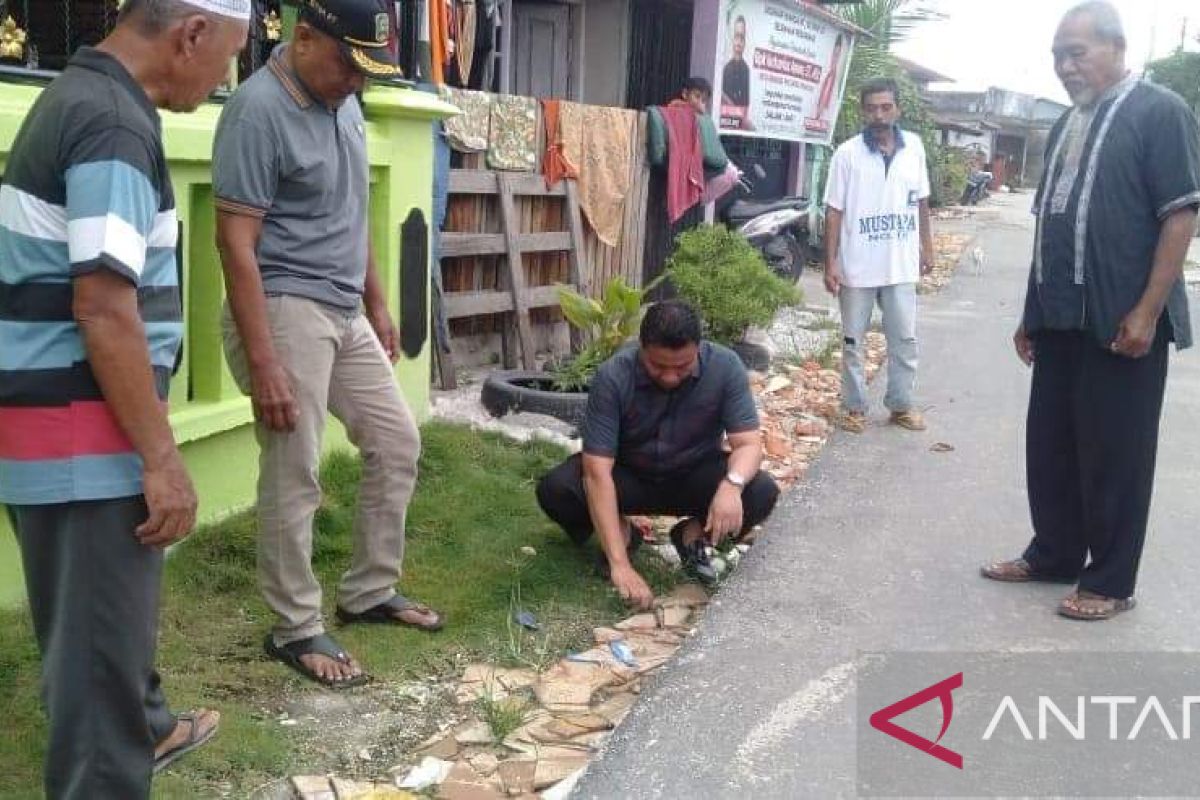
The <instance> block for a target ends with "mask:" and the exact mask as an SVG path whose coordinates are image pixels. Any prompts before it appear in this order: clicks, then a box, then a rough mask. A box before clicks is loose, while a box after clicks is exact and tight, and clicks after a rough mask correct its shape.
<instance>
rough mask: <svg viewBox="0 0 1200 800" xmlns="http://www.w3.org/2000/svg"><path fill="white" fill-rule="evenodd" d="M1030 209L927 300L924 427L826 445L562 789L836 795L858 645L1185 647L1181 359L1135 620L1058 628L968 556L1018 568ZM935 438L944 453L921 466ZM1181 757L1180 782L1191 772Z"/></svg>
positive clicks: (1192, 511)
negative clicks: (1006, 561) (1022, 339)
mask: <svg viewBox="0 0 1200 800" xmlns="http://www.w3.org/2000/svg"><path fill="white" fill-rule="evenodd" d="M1028 199H1029V196H1028V195H1018V196H1003V195H997V196H995V197H994V198H993V199H992V200H991V201H990V202H989V206H988V207H987V208H986V209H985V210H984V211H982V212H981V213H982V214H983V216H982V217H981V220H982V221H983V222H984V223H985V224H983V225H981V226H980V232H979V238H978V240H977V244H978V245H979V246H980V247H982V248H983V250H984V251H985V253H986V261H985V263H986V266H985V269H984V272H983V274H982V275H975V274H972V271H971V270H970V269H969V268H964V269H960V271H959V273H958V275H957V277H956V278H955V279H954V281H953V283H952V284H951V285H950V286H949V287H947V288H946V289H945V290H944V291H943V292H941V293H940V294H939V295H936V296H932V297H924V298H922V301H921V302H922V308H921V329H920V332H921V339H922V361H921V376H922V377H921V385H920V395H921V397H922V403H923V406H924V407H925V409H926V414H927V417H928V420H929V423H930V426H929V431H928V432H927V433H923V434H914V433H908V432H902V431H900V430H898V429H895V428H891V427H888V426H886V425H885V424H884V422H883V417H884V415H883V411H882V409H878V408H877V410H876V412H875V413H874V415H873V418H872V426H871V427H870V428H869V429H868V430H867V432H866V433H865V434H863V435H861V436H853V435H849V434H838V435H836V436H835V437H834V438H833V440H832V441H831V442H830V443H829V445H828V447H827V448H826V449H825V451H824V453H823V454H822V455H821V456H820V458H819V460H818V463H817V464H816V465H815V467H814V469H813V471H812V472H811V479H810V480H809V481H808V482H807V483H806V485H805V486H803V487H801V488H798V489H797V490H796V491H794V492H793V493H792V494H791V495H790V496H788V497H786V498H785V499H784V500H783V501H782V502H781V505H780V508H779V509H778V510H777V511H776V513H775V515H774V516H773V518H772V519H771V520H770V522H769V524H768V533H767V535H766V536H765V537H764V538H763V539H761V540H760V543H759V544H758V545H756V546H755V548H754V549H753V551H752V552H751V554H750V556H749V557H748V559H747V560H745V561H743V564H742V567H741V568H740V570H739V571H738V573H737V574H736V575H735V577H734V578H733V579H732V580H731V581H730V583H729V584H727V585H726V586H725V587H724V588H723V589H722V590H721V592H720V594H719V596H718V598H717V600H716V601H715V602H714V604H713V606H712V608H711V609H710V611H709V613H708V616H707V618H706V619H705V620H704V622H703V624H702V625H701V626H700V629H699V631H698V633H697V634H696V636H695V637H694V638H693V640H691V641H690V642H689V643H688V644H687V645H686V646H685V648H684V650H683V651H682V652H681V655H680V657H679V658H678V659H677V661H676V662H675V663H674V664H673V665H672V666H670V667H669V668H668V671H667V672H665V673H664V674H662V675H661V676H660V678H659V679H658V680H657V681H656V683H655V684H654V685H653V686H652V687H650V689H649V690H648V691H647V692H645V694H644V696H643V698H642V701H641V702H640V703H639V705H638V707H637V708H636V710H635V711H634V713H633V714H631V716H630V717H629V719H628V720H627V721H626V722H625V723H624V725H623V726H622V728H621V729H620V730H619V731H618V732H617V733H616V734H614V737H613V739H612V741H611V743H610V744H609V746H608V747H607V749H606V752H605V753H604V754H603V755H602V756H601V757H600V758H599V759H598V760H597V761H596V762H595V763H594V764H593V766H592V767H591V768H590V769H589V771H588V773H587V774H586V775H585V776H584V778H583V780H582V781H581V782H580V783H579V784H578V786H577V789H576V792H575V794H574V795H573V796H575V797H580V798H605V799H606V800H607V799H608V798H688V800H698V799H699V798H724V797H754V798H833V797H853V796H855V795H856V794H857V793H858V792H859V790H860V788H861V784H860V783H859V779H860V778H861V775H860V771H859V767H860V765H859V764H858V763H857V759H856V755H857V752H858V742H859V735H860V733H861V730H863V729H866V721H865V720H862V719H859V718H858V715H857V712H856V706H855V695H856V686H855V679H856V674H857V673H858V671H859V668H860V666H861V665H862V654H863V653H864V652H872V651H882V652H896V651H971V652H981V653H1001V654H1003V653H1008V654H1014V653H1023V652H1030V651H1050V652H1061V651H1073V652H1081V651H1106V652H1110V651H1137V652H1158V651H1167V650H1200V626H1197V625H1196V624H1195V620H1196V605H1197V601H1198V600H1200V581H1197V579H1196V566H1195V565H1196V564H1197V563H1198V562H1200V538H1198V537H1197V535H1196V521H1197V519H1200V491H1197V474H1198V470H1197V464H1200V358H1198V357H1197V355H1195V353H1194V352H1185V353H1184V354H1182V355H1176V356H1174V357H1173V361H1172V366H1171V370H1172V371H1171V375H1170V378H1169V382H1168V389H1167V408H1166V411H1165V416H1164V420H1163V435H1162V442H1161V447H1160V456H1159V468H1158V482H1157V489H1156V495H1155V501H1154V509H1153V516H1152V520H1151V531H1150V534H1149V541H1148V545H1147V547H1146V552H1145V556H1144V559H1143V563H1142V569H1141V584H1140V586H1139V589H1138V597H1139V600H1140V605H1139V607H1138V608H1137V609H1135V610H1134V611H1132V612H1130V613H1128V614H1125V615H1123V616H1122V617H1119V618H1117V619H1116V620H1114V621H1111V622H1106V623H1077V622H1071V621H1068V620H1064V619H1062V618H1060V617H1058V616H1057V615H1056V614H1055V613H1054V608H1055V605H1056V602H1057V600H1058V599H1059V598H1060V597H1061V596H1062V594H1063V593H1064V591H1065V590H1066V589H1067V588H1069V587H1063V586H1048V585H1022V586H1010V585H1001V584H996V583H992V582H989V581H985V580H983V579H981V578H980V577H979V575H978V569H979V566H980V565H981V564H982V563H984V562H986V561H988V560H990V559H993V558H996V557H1001V556H1004V557H1008V556H1015V555H1018V554H1019V553H1020V552H1021V549H1022V548H1023V547H1024V545H1025V544H1026V542H1027V540H1028V537H1029V534H1030V531H1029V527H1028V525H1029V523H1028V510H1027V505H1026V500H1025V491H1024V471H1025V467H1024V447H1023V437H1024V413H1025V405H1026V400H1027V396H1028V388H1029V373H1028V372H1027V371H1026V370H1025V369H1024V368H1023V367H1022V366H1021V365H1020V363H1019V362H1018V361H1017V359H1016V358H1015V356H1014V355H1013V352H1012V346H1011V342H1010V336H1011V333H1012V331H1013V329H1014V327H1015V324H1016V321H1017V318H1018V313H1019V309H1020V303H1021V299H1022V296H1023V292H1024V287H1025V280H1026V275H1027V269H1028V264H1029V253H1030V247H1031V241H1032V220H1031V218H1030V217H1029V215H1028V211H1027V209H1028ZM1193 313H1195V312H1193ZM881 377H882V376H881ZM874 393H875V395H876V398H878V396H879V395H880V394H881V393H882V381H877V382H876V384H875V386H874ZM939 442H944V443H947V444H949V445H952V446H953V448H954V449H953V451H952V452H943V453H937V452H932V451H931V449H930V448H931V446H932V445H934V444H935V443H939ZM1064 662H1065V663H1066V662H1069V659H1068V658H1067V657H1064ZM931 677H936V676H931ZM923 686H924V684H919V685H918V686H916V687H914V688H922V687H923ZM1198 688H1200V687H1198ZM909 691H911V689H907V690H903V691H901V690H899V689H898V690H897V692H896V697H895V699H897V700H898V699H900V698H901V697H903V696H905V695H906V694H908V693H909ZM1192 694H1200V691H1196V692H1192ZM935 732H936V728H935ZM930 738H932V736H931V737H930ZM896 746H897V747H899V748H901V749H903V748H904V747H905V745H896ZM1192 750H1193V752H1192V754H1191V756H1189V757H1188V758H1187V759H1186V760H1183V761H1181V762H1180V769H1185V768H1190V767H1186V765H1187V764H1192V763H1194V747H1193V749H1192ZM916 757H917V759H918V760H920V759H926V760H928V757H927V756H926V755H925V754H923V753H919V752H917V753H916ZM920 763H921V764H925V763H926V761H921V762H920ZM928 763H933V762H932V761H928ZM1047 768H1048V769H1051V770H1053V769H1057V768H1058V767H1055V766H1053V765H1051V766H1048V767H1047ZM1032 788H1033V787H1032V786H1031V787H1030V789H1031V790H1032Z"/></svg>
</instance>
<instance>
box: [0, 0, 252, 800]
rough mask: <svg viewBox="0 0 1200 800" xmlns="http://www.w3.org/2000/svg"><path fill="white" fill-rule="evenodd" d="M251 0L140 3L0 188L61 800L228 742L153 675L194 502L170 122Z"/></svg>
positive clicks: (4, 283)
mask: <svg viewBox="0 0 1200 800" xmlns="http://www.w3.org/2000/svg"><path fill="white" fill-rule="evenodd" d="M248 17H249V0H188V2H187V3H184V2H180V1H179V0H127V2H126V3H125V5H124V8H123V9H122V12H121V15H120V17H119V19H118V22H117V27H116V28H115V29H114V31H113V32H112V34H111V35H109V37H108V38H106V39H105V40H104V41H103V42H101V43H100V44H99V45H98V46H97V47H96V48H90V47H85V48H81V49H80V50H79V52H78V53H76V55H75V56H74V57H73V58H72V60H71V62H70V64H69V65H68V66H67V68H66V70H65V71H64V72H63V74H62V75H61V76H60V77H59V78H58V79H57V80H55V81H54V82H53V83H52V84H51V85H50V86H49V87H48V88H47V89H46V90H45V91H44V92H42V94H41V96H40V97H39V98H38V100H37V102H36V103H35V104H34V106H33V108H32V109H31V111H30V113H29V115H28V116H27V117H26V119H25V122H24V124H23V125H22V127H21V130H20V132H19V133H18V135H17V138H16V141H15V142H14V144H13V148H12V153H11V155H10V157H9V160H8V169H7V172H6V174H5V175H4V186H3V187H2V189H0V503H4V504H6V506H7V508H8V511H9V513H10V515H11V516H12V519H13V524H14V528H15V530H16V533H17V539H18V543H19V545H20V548H21V556H22V561H23V566H24V571H25V581H26V586H27V590H28V596H29V607H30V613H31V614H32V616H33V624H34V631H35V634H36V636H37V640H38V645H39V648H40V650H41V653H42V662H43V666H42V677H43V683H44V690H43V696H44V698H45V702H46V709H47V714H48V717H49V723H50V724H49V728H50V731H49V734H50V741H49V746H48V748H47V753H46V763H45V767H46V770H45V787H46V793H47V795H48V796H49V797H51V798H88V799H89V800H95V799H96V798H121V800H125V798H139V797H146V796H148V795H149V791H150V777H151V774H152V770H153V769H154V768H155V767H158V766H162V765H165V763H166V762H168V761H170V760H171V759H173V758H175V757H177V756H178V755H181V754H182V753H183V752H185V751H187V750H189V749H191V748H192V747H195V746H197V745H198V744H200V743H202V742H203V741H204V740H205V739H206V738H208V737H210V736H211V735H212V733H213V732H214V731H215V730H216V724H217V717H216V714H215V713H214V712H207V711H204V712H200V713H197V714H191V715H179V716H178V717H176V716H174V715H172V714H171V713H170V711H169V710H168V709H167V705H166V701H165V698H164V697H163V694H162V690H161V688H160V686H159V679H158V675H157V674H156V673H155V671H154V652H155V639H156V636H157V627H158V625H157V617H158V596H159V585H160V580H161V572H162V557H163V550H164V549H165V548H166V547H167V546H169V545H170V544H172V543H173V542H176V541H179V540H180V539H182V538H183V537H184V536H186V535H187V534H188V533H189V532H190V530H191V528H192V525H193V523H194V521H195V514H196V495H195V492H194V491H193V489H192V484H191V481H190V479H189V478H188V474H187V471H186V469H185V467H184V464H183V460H182V458H181V457H180V454H179V451H178V449H177V448H176V446H175V442H174V438H173V436H172V433H171V427H170V424H169V422H168V420H167V408H166V399H167V390H168V384H169V381H170V377H171V372H172V367H173V365H174V363H175V359H176V354H177V353H178V351H179V346H180V341H181V338H182V334H183V322H182V308H181V303H180V291H179V281H178V265H177V263H176V254H175V245H176V240H177V237H178V232H177V225H178V223H177V221H176V216H175V200H174V196H173V193H172V190H171V181H170V177H169V175H168V174H167V163H166V157H165V156H164V154H163V147H162V134H161V124H160V121H159V117H158V113H157V110H156V107H157V108H168V109H171V110H173V111H191V110H193V109H195V108H196V107H197V106H198V105H199V104H200V103H201V102H202V101H203V100H204V98H205V97H207V95H208V94H209V92H211V91H212V90H213V88H215V87H216V86H217V84H218V83H219V82H220V81H221V79H222V78H223V77H224V76H225V74H226V71H227V68H228V64H229V61H230V59H231V58H232V57H233V56H234V55H235V54H236V53H237V52H238V51H239V50H240V49H241V48H242V47H243V46H244V44H245V40H246V33H247V27H248V26H247V20H248Z"/></svg>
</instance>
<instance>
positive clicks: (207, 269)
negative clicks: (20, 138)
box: [0, 83, 456, 604]
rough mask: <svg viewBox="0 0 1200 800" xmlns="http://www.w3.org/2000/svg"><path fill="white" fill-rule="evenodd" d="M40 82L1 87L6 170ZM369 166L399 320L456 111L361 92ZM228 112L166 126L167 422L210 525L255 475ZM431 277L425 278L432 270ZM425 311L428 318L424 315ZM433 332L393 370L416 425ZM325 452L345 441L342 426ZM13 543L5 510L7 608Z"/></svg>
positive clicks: (387, 91) (14, 566) (247, 494)
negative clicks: (229, 274) (240, 358)
mask: <svg viewBox="0 0 1200 800" xmlns="http://www.w3.org/2000/svg"><path fill="white" fill-rule="evenodd" d="M40 91H41V87H38V86H32V85H21V84H11V83H0V169H3V166H4V164H5V163H6V162H7V158H8V152H9V150H10V148H11V147H12V142H13V139H14V138H15V137H16V134H17V130H18V129H19V127H20V125H21V121H22V120H23V119H24V117H25V113H26V111H27V110H28V109H29V107H30V106H31V105H32V103H33V101H34V99H35V98H36V97H37V95H38V93H39V92H40ZM364 100H365V102H364V109H365V111H366V116H367V147H368V152H369V154H370V155H369V158H370V162H371V212H370V213H371V218H370V227H371V236H372V241H373V243H374V248H375V257H376V260H377V263H378V266H379V268H380V270H381V272H382V273H383V281H384V286H385V290H386V291H387V293H388V297H389V298H390V303H391V308H392V314H393V316H394V317H395V318H396V320H397V322H399V320H400V305H399V298H400V296H401V292H403V290H404V287H403V286H401V283H400V275H399V261H400V225H401V223H402V222H403V221H404V219H405V218H406V217H407V216H408V214H409V212H410V211H411V210H412V209H414V208H417V209H420V210H421V211H422V212H423V213H424V215H425V218H426V220H428V219H429V217H430V202H431V193H432V192H431V187H432V185H433V153H432V138H431V134H430V122H431V121H432V120H434V119H438V118H441V117H445V116H448V115H450V114H453V113H456V109H454V108H453V107H452V106H448V105H446V104H444V103H441V102H440V101H438V100H437V98H436V97H435V96H434V95H430V94H426V93H423V92H417V91H413V90H408V89H398V88H390V87H373V88H371V89H370V90H368V92H367V93H366V95H365V98H364ZM219 114H220V107H219V106H216V105H206V106H204V107H203V108H201V109H200V110H199V111H197V112H196V113H194V114H187V115H181V114H169V113H164V114H163V132H164V138H165V141H166V152H167V159H168V160H169V161H170V165H171V177H172V181H173V183H174V186H175V195H176V204H177V206H178V212H179V218H180V220H181V222H182V223H183V230H184V234H183V237H184V238H183V252H184V259H183V260H184V264H183V271H184V287H183V288H184V291H183V303H184V319H185V323H186V334H185V336H186V338H185V343H184V358H183V364H182V366H181V367H180V369H179V373H178V374H177V375H176V376H175V378H174V380H173V381H172V383H171V395H170V407H171V423H172V426H173V427H174V429H175V437H176V439H177V440H178V441H179V442H180V445H181V447H182V450H183V454H184V458H185V459H186V461H187V464H188V467H189V469H190V470H191V473H192V477H193V480H194V481H195V484H196V487H197V490H198V493H199V496H200V519H201V520H202V521H206V520H212V519H216V518H220V517H221V516H224V515H227V514H229V513H230V512H232V511H236V510H238V509H242V508H247V507H249V506H250V505H251V504H252V503H253V501H254V485H255V481H256V478H257V474H258V468H257V463H258V461H257V447H256V446H255V443H254V436H253V431H252V429H251V427H250V424H249V423H250V421H251V412H250V404H249V401H248V400H247V399H246V398H244V397H242V396H241V394H240V393H239V392H238V390H237V387H236V386H235V385H234V383H233V379H232V377H231V376H230V374H229V370H228V368H227V366H226V365H225V360H224V356H223V354H222V348H221V333H220V313H221V304H222V301H223V299H224V286H223V282H222V280H221V268H220V261H219V260H218V257H217V253H216V248H215V246H214V244H213V239H214V237H213V232H214V225H215V222H214V220H215V217H214V210H213V206H212V185H211V178H210V172H211V170H210V154H211V151H212V137H213V130H214V129H215V127H216V122H217V118H218V116H219ZM425 283H426V285H427V284H428V275H426V277H425ZM428 316H429V315H428V313H426V318H428ZM428 339H429V337H428V336H426V340H427V344H426V346H425V348H424V349H423V350H422V352H421V353H420V354H418V356H417V357H416V358H412V359H408V358H404V357H402V358H401V361H400V363H399V364H397V365H396V377H397V380H398V381H399V383H400V386H401V389H402V390H403V391H404V394H405V397H406V398H407V399H408V402H409V404H410V405H411V406H412V408H413V411H414V413H415V414H416V416H417V418H418V420H424V419H425V418H426V417H427V416H428V407H429V359H430V352H429V344H428ZM326 439H327V440H326V447H327V448H330V447H336V446H341V445H343V444H344V443H345V434H344V432H343V431H342V429H341V426H340V425H337V424H336V422H334V423H333V424H331V425H330V426H329V427H328V428H327V433H326ZM18 563H19V557H18V553H17V549H16V543H15V540H14V537H13V535H12V531H11V530H10V529H9V526H8V520H7V515H4V514H0V604H12V603H15V602H19V601H20V599H21V598H22V596H23V593H24V589H23V584H22V581H21V578H20V568H19V566H18Z"/></svg>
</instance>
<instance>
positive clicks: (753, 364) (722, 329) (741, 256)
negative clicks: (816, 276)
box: [666, 225, 804, 370]
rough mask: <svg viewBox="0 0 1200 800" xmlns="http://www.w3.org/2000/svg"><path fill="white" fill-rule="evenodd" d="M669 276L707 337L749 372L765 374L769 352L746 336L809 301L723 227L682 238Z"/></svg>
mask: <svg viewBox="0 0 1200 800" xmlns="http://www.w3.org/2000/svg"><path fill="white" fill-rule="evenodd" d="M666 274H667V276H668V277H669V278H670V279H671V283H672V284H673V285H674V286H675V289H676V291H677V292H678V293H679V296H680V297H681V298H682V299H684V300H687V301H688V302H689V303H691V304H692V305H693V306H695V307H696V310H697V311H698V312H700V317H701V318H702V319H703V320H704V327H705V335H706V336H707V337H708V338H709V339H711V340H713V341H715V342H718V343H719V344H723V345H725V346H727V347H730V348H732V349H733V350H734V351H735V352H737V353H738V355H739V356H741V357H742V360H743V361H744V362H745V363H746V366H747V367H749V368H750V369H758V370H763V369H766V367H767V366H768V364H767V362H768V360H769V359H768V356H767V353H766V350H765V348H763V347H761V346H760V345H755V344H751V343H749V342H746V341H745V336H746V331H747V330H748V329H749V328H750V327H751V326H767V325H770V324H771V320H773V319H774V318H775V314H776V313H777V312H778V311H779V309H781V308H784V307H785V306H792V305H798V304H799V303H800V302H801V301H802V300H803V298H804V295H803V294H802V293H801V291H800V289H799V288H798V287H797V286H796V285H795V284H794V283H792V282H790V281H787V280H784V279H783V278H781V277H779V276H778V275H776V274H775V273H774V272H773V271H772V270H771V268H770V267H769V266H767V263H766V261H764V260H763V257H762V254H761V253H759V252H758V251H757V250H755V249H754V248H753V247H752V246H750V244H749V243H748V242H747V241H746V240H745V239H743V238H742V237H741V236H739V235H738V234H737V233H735V232H733V231H731V230H729V229H727V228H725V227H721V226H714V225H701V226H699V227H696V228H693V229H691V230H689V231H685V232H684V233H682V234H680V235H679V238H678V239H677V240H676V247H675V252H674V253H672V255H671V258H670V260H668V262H667V270H666Z"/></svg>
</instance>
